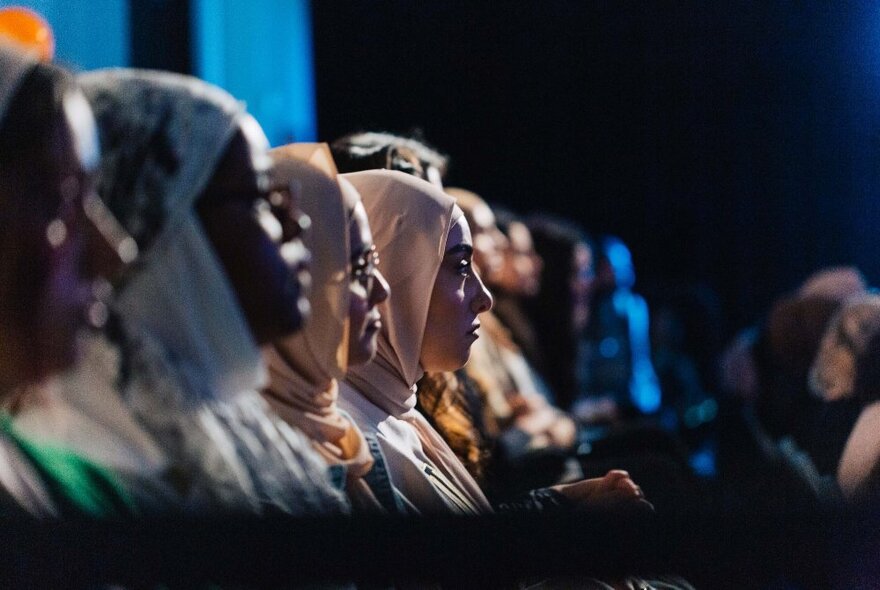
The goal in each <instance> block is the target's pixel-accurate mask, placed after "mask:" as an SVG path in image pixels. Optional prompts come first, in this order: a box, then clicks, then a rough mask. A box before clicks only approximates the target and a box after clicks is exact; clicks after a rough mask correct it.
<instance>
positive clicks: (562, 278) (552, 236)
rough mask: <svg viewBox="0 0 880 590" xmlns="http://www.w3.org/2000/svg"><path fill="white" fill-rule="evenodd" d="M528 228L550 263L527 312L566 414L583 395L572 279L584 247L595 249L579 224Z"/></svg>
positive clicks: (541, 223) (557, 221)
mask: <svg viewBox="0 0 880 590" xmlns="http://www.w3.org/2000/svg"><path fill="white" fill-rule="evenodd" d="M526 225H527V226H528V228H529V230H530V231H531V233H532V239H533V240H534V243H535V250H536V251H537V253H538V255H539V256H541V258H542V259H543V260H544V266H543V267H542V270H541V290H540V291H539V292H538V294H537V295H536V296H535V297H533V298H531V299H529V300H527V301H526V307H527V310H528V313H529V316H530V317H531V320H532V322H533V324H534V326H535V333H536V334H537V335H538V346H539V347H540V349H541V359H542V365H543V366H541V367H538V369H539V370H540V372H541V374H542V376H543V377H544V378H545V380H546V381H547V383H548V384H549V385H550V387H551V389H552V390H553V393H554V394H555V395H556V399H557V402H558V404H559V406H560V407H561V408H567V407H568V405H569V404H570V403H571V402H572V401H573V398H574V396H575V395H576V389H577V344H578V336H579V335H578V334H575V333H574V330H573V329H572V327H571V326H572V315H573V309H574V299H573V297H572V293H571V289H570V288H569V285H570V284H571V279H572V274H573V273H574V271H575V267H574V259H575V251H576V249H577V247H578V245H581V244H583V245H586V246H588V247H590V248H592V243H591V240H590V238H589V236H588V235H587V234H586V232H585V231H584V230H583V229H581V228H580V227H579V226H578V225H577V224H575V223H573V222H571V221H568V220H566V219H561V218H558V217H554V216H550V215H538V216H534V217H532V218H530V219H529V220H528V221H527V223H526Z"/></svg>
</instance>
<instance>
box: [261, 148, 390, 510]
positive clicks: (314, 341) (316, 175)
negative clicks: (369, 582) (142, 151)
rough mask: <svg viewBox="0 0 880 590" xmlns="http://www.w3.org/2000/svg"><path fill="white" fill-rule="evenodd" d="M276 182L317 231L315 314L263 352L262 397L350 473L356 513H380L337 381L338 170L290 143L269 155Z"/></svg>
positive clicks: (341, 226) (342, 288)
mask: <svg viewBox="0 0 880 590" xmlns="http://www.w3.org/2000/svg"><path fill="white" fill-rule="evenodd" d="M271 154H272V156H273V158H274V160H275V174H276V177H277V180H280V181H288V182H289V181H291V180H292V181H293V184H294V186H293V188H295V189H296V190H297V192H298V193H299V198H300V206H301V208H302V210H303V212H305V213H306V214H307V215H308V216H309V217H310V218H311V220H312V226H313V227H315V228H316V229H315V231H311V232H307V233H306V234H305V236H304V237H303V241H304V242H305V245H306V247H307V248H308V249H309V251H310V252H311V253H312V261H313V264H312V286H311V293H310V294H309V303H310V306H311V309H312V313H311V316H310V317H309V321H308V323H307V324H306V326H305V328H303V329H302V330H300V331H299V332H297V333H296V334H293V335H291V336H288V337H287V338H285V339H284V340H283V341H280V342H277V343H274V344H272V345H270V346H266V347H264V349H263V357H264V358H265V360H266V363H267V365H268V368H269V384H268V386H267V387H266V388H265V389H264V390H263V397H265V399H266V400H267V401H268V402H269V404H270V406H271V407H272V409H273V410H275V412H276V413H277V414H278V415H279V416H281V418H282V419H283V420H284V421H285V422H287V423H288V424H290V425H291V426H295V427H297V428H299V429H300V430H301V431H302V432H303V433H305V435H306V436H307V437H308V438H309V439H310V440H311V442H312V446H313V447H314V448H315V449H316V450H317V451H318V453H320V455H321V456H322V457H323V458H324V459H325V460H326V461H327V463H329V464H330V465H339V466H342V467H344V468H345V471H346V492H347V493H348V496H349V498H350V499H351V500H352V503H353V505H354V506H355V507H357V508H359V509H363V510H381V504H379V502H378V501H377V500H376V497H375V495H374V494H373V493H372V491H371V490H370V487H369V485H367V483H366V482H365V481H364V479H363V477H364V476H365V475H366V474H367V473H369V471H370V469H371V467H372V466H373V457H372V455H371V454H370V449H369V446H368V445H367V442H366V440H365V439H364V435H363V433H362V432H361V431H360V430H359V429H358V427H357V426H356V425H355V424H354V423H353V422H352V421H351V420H350V419H349V418H348V416H346V415H345V414H344V413H343V412H340V411H339V407H338V406H337V403H336V400H337V397H338V386H337V379H339V378H341V377H343V376H344V375H345V370H346V368H347V364H348V363H347V355H348V297H349V285H348V261H349V247H348V220H349V218H350V214H351V210H352V209H353V205H352V206H349V207H345V203H344V200H343V195H342V190H341V187H340V185H339V183H338V181H337V179H336V168H335V166H334V165H333V159H332V156H331V154H330V150H329V148H328V147H327V145H326V144H291V145H287V146H284V147H281V148H276V149H274V150H272V151H271Z"/></svg>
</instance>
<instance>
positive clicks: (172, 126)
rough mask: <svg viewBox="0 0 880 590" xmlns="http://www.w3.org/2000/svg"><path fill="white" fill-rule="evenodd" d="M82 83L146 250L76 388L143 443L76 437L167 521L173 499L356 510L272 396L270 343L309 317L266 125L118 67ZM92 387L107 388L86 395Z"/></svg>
mask: <svg viewBox="0 0 880 590" xmlns="http://www.w3.org/2000/svg"><path fill="white" fill-rule="evenodd" d="M80 81H81V84H82V87H83V88H84V90H85V92H86V95H87V97H88V98H89V100H90V102H91V103H92V106H93V109H94V110H95V114H96V117H97V120H98V127H99V132H100V135H101V141H102V145H103V146H104V154H103V156H102V158H101V171H100V181H99V192H100V195H101V198H102V199H103V200H104V201H105V202H106V203H107V205H108V206H109V207H110V209H111V210H112V211H113V212H114V214H115V215H116V216H117V217H118V218H119V219H120V221H121V222H122V224H123V225H124V227H125V228H126V229H127V230H128V231H129V232H130V233H131V234H132V235H133V236H134V237H135V239H136V240H137V241H138V245H139V247H140V249H141V252H142V253H143V256H142V259H141V263H140V264H139V265H137V266H136V267H134V268H132V269H131V271H130V272H129V273H128V274H127V275H126V276H124V277H123V278H122V279H121V280H120V281H119V284H118V289H117V296H116V297H115V299H114V300H113V302H112V306H111V311H112V317H111V328H112V329H110V330H108V336H109V337H110V341H109V342H108V341H107V340H101V341H98V342H93V343H92V344H93V346H92V349H93V350H92V354H90V356H89V357H88V359H87V360H88V361H89V364H88V365H84V366H81V367H79V372H80V374H81V375H84V376H85V377H84V378H81V379H73V380H71V381H69V382H68V383H66V389H65V391H64V394H65V395H66V396H68V397H69V398H73V399H75V400H83V399H87V398H89V397H92V396H93V395H94V391H95V390H96V389H97V390H99V391H100V392H101V394H102V395H106V396H115V397H116V398H118V399H119V400H121V401H120V402H119V403H117V404H116V405H117V406H119V407H120V411H119V412H115V413H114V414H113V415H112V416H106V418H107V420H106V421H105V422H103V425H104V429H103V431H102V434H106V435H108V436H110V435H112V436H113V439H112V440H114V441H121V442H124V443H130V444H125V445H119V446H118V448H117V447H116V445H114V446H113V447H111V448H108V446H107V445H106V443H105V444H100V443H98V444H94V443H89V442H88V441H83V440H82V439H81V438H78V439H76V440H77V441H78V443H79V444H81V445H82V450H83V452H88V453H94V454H98V453H104V454H105V455H107V456H108V457H109V458H110V459H112V460H113V461H114V466H115V467H116V468H117V469H119V470H120V471H125V472H126V473H128V474H130V475H133V476H137V475H141V476H143V475H146V476H148V478H149V479H150V480H151V481H152V483H153V484H154V487H155V488H156V489H157V490H158V491H157V492H156V498H154V499H155V500H156V501H157V503H158V505H157V506H156V507H155V509H156V510H160V511H161V510H166V509H167V508H168V506H167V504H165V500H166V498H164V497H161V496H162V493H164V492H170V498H168V500H170V501H171V502H172V506H173V507H179V508H183V509H184V510H188V511H193V512H196V513H204V512H214V511H217V510H232V511H244V512H251V513H258V514H266V513H268V512H275V511H281V512H286V513H291V514H320V513H328V512H329V513H335V512H340V511H346V510H347V502H346V501H345V500H344V498H343V496H342V495H341V494H340V493H339V492H338V490H336V489H335V488H334V487H333V485H332V483H331V481H330V480H329V476H328V473H327V469H326V465H325V464H324V463H323V462H322V461H321V460H320V457H318V456H317V455H316V454H315V453H314V451H313V450H312V449H311V448H310V447H309V445H308V443H307V442H306V441H305V440H304V438H303V437H302V436H301V435H300V434H299V433H297V432H295V431H293V430H292V429H290V428H289V427H288V426H287V425H286V424H284V423H283V422H281V421H280V420H277V419H276V418H275V417H273V416H271V414H270V413H269V412H268V408H267V407H266V405H265V402H264V401H263V400H262V398H261V397H260V395H259V393H258V391H259V389H260V388H261V387H262V385H263V384H264V381H265V368H264V366H263V364H262V359H261V356H260V349H259V345H260V344H266V343H269V342H272V341H274V340H276V339H278V338H281V337H283V336H285V335H287V334H289V333H292V332H293V331H295V330H296V329H299V328H300V326H301V325H302V323H303V321H304V317H305V314H306V312H307V311H308V303H307V301H306V300H305V298H304V296H303V293H302V289H301V284H302V281H303V280H304V279H305V274H306V269H305V264H306V263H307V254H306V253H305V250H304V248H303V246H302V242H301V241H300V240H299V238H298V236H299V233H300V232H301V229H302V228H301V226H300V219H301V215H300V213H299V211H298V210H297V208H296V206H295V201H294V199H293V195H291V193H290V192H289V191H288V190H287V189H286V188H284V187H277V190H273V187H272V186H271V179H270V178H269V176H268V174H269V168H270V166H271V159H270V158H269V157H268V155H267V153H266V152H267V150H266V148H267V141H266V138H265V135H263V133H262V130H261V129H260V127H259V125H258V124H257V123H256V121H255V120H254V119H253V118H251V117H250V116H248V115H247V114H246V113H245V112H244V110H243V107H242V105H241V104H240V103H239V102H238V101H236V100H235V99H234V98H233V97H232V96H230V95H228V94H227V93H225V92H223V91H222V90H220V89H218V88H216V87H213V86H210V85H208V84H206V83H204V82H201V81H199V80H196V79H194V78H191V77H188V76H179V75H174V74H168V73H159V72H146V71H136V70H107V71H100V72H95V73H90V74H87V75H85V76H82V77H81V80H80ZM89 380H91V381H92V382H94V381H96V380H97V381H99V382H100V383H99V384H98V385H95V384H94V383H93V384H92V387H90V388H89V390H88V391H78V390H77V388H81V387H83V384H85V383H88V382H89ZM133 429H137V430H138V431H139V432H137V436H135V435H134V434H132V432H133ZM45 431H47V432H51V431H52V422H51V420H50V421H47V423H46V427H45ZM63 432H68V433H69V432H70V431H69V430H66V431H63ZM142 435H143V436H142ZM151 441H152V442H154V443H155V444H154V445H152V446H151V445H149V444H148V443H149V442H151ZM155 448H158V449H159V450H160V451H161V454H159V455H156V454H154V453H152V451H154V450H155ZM134 479H136V477H135V478H134ZM137 487H139V486H137Z"/></svg>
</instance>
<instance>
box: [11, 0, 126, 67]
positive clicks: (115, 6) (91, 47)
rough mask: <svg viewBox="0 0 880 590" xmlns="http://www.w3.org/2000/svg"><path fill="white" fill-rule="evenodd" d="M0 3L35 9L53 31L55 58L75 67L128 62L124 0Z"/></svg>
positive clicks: (106, 65)
mask: <svg viewBox="0 0 880 590" xmlns="http://www.w3.org/2000/svg"><path fill="white" fill-rule="evenodd" d="M0 6H26V7H27V8H31V9H33V10H35V11H37V12H39V13H40V14H41V15H42V16H43V17H44V18H45V19H46V20H47V21H48V22H49V24H50V25H51V26H52V31H53V33H54V34H55V58H56V61H58V62H59V63H61V64H62V65H64V66H67V67H70V68H72V69H74V70H75V71H82V70H93V69H96V68H106V67H112V66H116V67H120V66H127V65H129V64H130V63H131V49H130V44H131V43H130V39H131V32H130V29H129V8H128V2H127V1H126V0H89V1H88V2H82V1H78V2H77V1H72V0H24V1H21V0H18V1H16V2H0Z"/></svg>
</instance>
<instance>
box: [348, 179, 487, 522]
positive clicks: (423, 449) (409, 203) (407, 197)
mask: <svg viewBox="0 0 880 590" xmlns="http://www.w3.org/2000/svg"><path fill="white" fill-rule="evenodd" d="M342 178H344V179H346V180H348V181H350V182H351V183H352V184H353V185H354V187H355V188H356V189H357V190H358V192H360V194H361V197H362V198H363V202H364V206H365V208H366V210H367V216H368V218H369V220H370V226H371V227H372V229H373V238H374V240H375V243H376V247H377V249H378V251H379V255H380V260H381V262H380V264H379V267H380V270H381V271H382V274H383V275H385V277H386V279H387V280H388V283H389V285H390V287H391V296H390V297H389V299H388V300H387V301H385V302H384V303H383V304H381V306H380V310H381V313H382V331H381V332H380V334H379V350H378V354H377V356H376V359H375V360H374V361H373V362H372V363H370V364H368V365H365V366H363V367H353V368H352V369H350V370H349V372H348V375H347V377H346V381H347V383H348V385H350V387H348V388H344V389H343V393H342V395H343V398H344V400H345V402H346V404H347V405H346V406H345V407H346V408H348V407H351V408H352V411H353V412H354V414H355V415H356V417H357V416H361V417H362V418H364V423H359V425H360V426H362V427H364V428H370V429H372V430H375V431H376V432H377V436H378V438H379V441H380V444H381V445H382V449H383V451H384V452H385V455H386V458H387V460H388V466H389V472H390V476H391V481H392V484H393V485H394V487H395V488H396V489H397V491H398V492H399V494H400V495H402V496H403V499H404V500H405V502H406V503H407V504H408V505H409V506H410V507H411V508H413V509H414V510H416V511H418V512H444V511H445V512H455V513H464V514H478V513H487V512H491V507H490V505H489V502H488V501H487V500H486V497H485V496H484V495H483V492H482V491H481V490H480V488H479V486H478V485H477V483H476V482H475V481H474V479H473V478H472V477H471V476H470V474H469V473H468V472H467V470H466V469H465V467H464V465H462V463H461V461H459V459H458V458H457V457H456V456H455V454H454V453H453V452H452V450H451V449H450V448H449V445H448V444H446V442H445V441H444V440H443V439H442V438H441V437H440V435H439V434H438V433H437V431H436V430H434V428H433V427H432V426H431V425H430V424H429V423H428V422H427V420H425V418H424V417H423V416H422V415H421V414H419V413H418V412H417V411H416V410H415V404H416V395H415V383H416V381H418V379H419V378H420V377H421V376H422V373H423V370H422V368H421V365H420V362H419V357H420V354H421V349H422V339H423V338H424V336H425V325H426V322H427V318H428V306H429V302H430V300H431V292H432V290H433V288H434V281H435V279H436V277H437V272H438V271H439V269H440V264H441V262H442V261H443V256H444V254H445V250H446V238H447V235H448V234H449V230H450V228H451V227H452V226H453V224H455V223H465V221H464V218H463V215H462V213H461V210H460V209H458V207H456V206H455V201H454V199H452V197H450V196H448V195H446V194H445V193H444V192H443V191H442V190H440V189H438V188H436V187H434V186H433V185H431V184H430V183H428V182H425V181H424V180H421V179H418V178H415V177H413V176H409V175H407V174H403V173H401V172H394V171H388V170H370V171H366V172H356V173H352V174H344V175H343V176H342ZM371 417H372V418H371Z"/></svg>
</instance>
